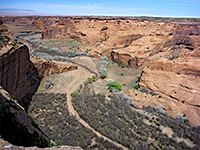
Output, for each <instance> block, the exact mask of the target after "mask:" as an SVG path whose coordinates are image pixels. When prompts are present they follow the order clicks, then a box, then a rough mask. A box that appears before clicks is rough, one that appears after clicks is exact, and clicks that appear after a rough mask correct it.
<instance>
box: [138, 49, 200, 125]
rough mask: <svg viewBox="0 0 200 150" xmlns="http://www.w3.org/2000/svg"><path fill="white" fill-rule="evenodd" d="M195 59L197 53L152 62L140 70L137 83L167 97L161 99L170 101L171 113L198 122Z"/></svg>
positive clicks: (199, 77) (199, 81)
mask: <svg viewBox="0 0 200 150" xmlns="http://www.w3.org/2000/svg"><path fill="white" fill-rule="evenodd" d="M198 53H199V52H198ZM191 55H193V54H191ZM199 61H200V59H199V57H189V56H186V57H181V58H178V59H176V60H174V61H169V60H166V59H160V60H158V61H155V62H152V63H151V64H149V66H147V67H146V68H145V69H144V70H143V73H142V76H141V79H140V83H139V84H140V86H141V87H145V88H147V89H150V90H152V91H154V92H156V93H158V94H160V95H162V96H163V97H164V98H166V99H168V100H169V101H168V102H165V103H168V104H167V105H170V104H171V106H172V107H173V108H172V107H171V108H172V109H173V111H172V112H173V113H180V114H181V113H185V114H187V117H188V118H189V120H190V121H191V123H192V124H195V125H200V101H199V99H200V67H199V64H198V62H199ZM195 64H196V65H195ZM158 103H159V102H158ZM179 103H180V104H179ZM186 105H187V107H186ZM188 108H190V109H188ZM173 115H174V116H175V114H173Z"/></svg>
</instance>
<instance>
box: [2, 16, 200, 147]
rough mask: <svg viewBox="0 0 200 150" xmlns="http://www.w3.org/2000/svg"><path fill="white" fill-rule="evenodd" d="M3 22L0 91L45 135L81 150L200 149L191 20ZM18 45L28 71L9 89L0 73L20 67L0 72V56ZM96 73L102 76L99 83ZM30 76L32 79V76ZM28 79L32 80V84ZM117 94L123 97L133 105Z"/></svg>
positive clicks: (195, 37)
mask: <svg viewBox="0 0 200 150" xmlns="http://www.w3.org/2000/svg"><path fill="white" fill-rule="evenodd" d="M1 20H2V22H3V23H2V24H1V25H0V26H1V35H2V36H3V35H4V33H6V34H7V35H9V37H10V38H11V39H13V41H14V43H11V42H8V43H7V44H6V43H5V41H3V42H2V51H1V52H2V54H1V53H0V54H1V57H2V60H3V61H2V66H3V67H2V68H3V69H1V70H0V71H2V74H1V76H0V77H1V82H0V83H1V86H2V87H3V88H4V89H5V90H7V91H8V92H9V93H10V94H11V95H14V96H15V97H16V98H17V99H18V100H19V104H20V105H22V106H23V107H24V108H25V110H26V112H27V113H28V115H30V116H31V117H32V118H33V120H34V121H35V122H36V124H37V125H38V127H39V128H40V129H41V130H42V131H43V132H44V133H45V134H47V136H48V137H50V139H52V140H54V141H56V140H61V141H62V143H63V144H64V145H70V146H80V147H81V148H83V149H198V148H199V146H200V143H199V141H200V140H199V138H200V137H199V135H200V131H199V126H200V101H199V100H200V96H199V95H200V66H199V64H200V30H199V27H200V21H199V20H197V22H196V21H195V22H194V21H193V20H192V19H185V20H184V19H183V20H181V19H180V20H179V19H177V20H175V21H174V20H173V19H171V20H170V18H169V19H166V20H165V19H163V20H162V18H161V19H159V18H129V17H127V18H115V17H99V18H98V17H1ZM14 39H15V40H14ZM23 44H25V45H26V46H27V49H28V51H29V54H30V61H31V62H32V63H33V65H34V67H33V66H32V65H30V66H31V68H32V69H28V68H27V70H26V69H24V72H26V73H24V74H26V76H27V77H25V78H24V79H23V78H20V82H17V81H16V82H13V83H16V84H20V83H21V84H22V83H23V85H16V86H11V85H12V83H9V80H10V79H8V77H10V76H11V75H10V74H12V73H16V72H17V71H13V72H9V69H10V68H12V67H13V66H14V67H19V68H20V65H19V66H17V65H16V63H15V62H13V64H14V65H12V67H10V66H9V67H8V69H4V68H6V67H5V66H4V64H5V63H4V62H5V58H4V57H6V55H7V53H9V52H10V50H11V48H12V47H13V48H14V49H16V51H17V49H19V50H18V51H19V52H18V53H20V45H23ZM5 45H6V46H5ZM23 55H24V54H23ZM24 56H25V55H24ZM104 56H106V58H105V57H104ZM8 58H9V57H8ZM18 58H19V56H18V55H17V56H16V57H15V59H18ZM107 58H108V60H107ZM15 59H12V57H11V59H10V60H8V59H7V61H8V62H9V61H14V60H15ZM103 59H105V60H103ZM102 60H103V61H102ZM19 62H20V61H19ZM27 63H29V62H27ZM7 64H9V63H7ZM20 64H21V66H22V65H24V66H26V65H25V64H26V63H20ZM102 68H103V69H104V72H106V78H105V79H104V78H103V79H102V78H101V71H100V70H101V69H102ZM35 69H36V70H37V71H36V70H35ZM4 70H5V71H6V73H7V74H9V75H8V76H7V77H5V76H4V75H3V73H4V74H5V72H3V71H4ZM18 70H19V69H18ZM30 70H31V71H30ZM27 72H29V73H30V74H27ZM35 72H37V76H36V75H34V76H33V77H32V74H33V73H35ZM30 76H31V80H30ZM16 77H18V75H16ZM39 78H40V79H41V80H40V81H39ZM109 79H112V80H113V81H116V82H118V83H119V84H120V85H121V86H122V89H121V92H123V94H124V95H123V94H122V93H118V94H119V95H120V94H122V95H123V96H121V97H120V96H116V95H117V94H115V93H114V92H113V93H112V92H111V91H109V89H108V85H107V81H108V80H109ZM25 80H28V82H30V85H29V83H28V82H26V81H25ZM36 80H37V81H39V84H38V85H37V86H35V85H34V86H33V84H32V83H33V81H34V83H36ZM16 87H18V88H17V89H18V90H19V91H20V92H16V89H14V88H16ZM32 88H34V90H31V89H32ZM16 93H17V94H16ZM27 93H29V94H27ZM30 93H31V94H30ZM27 95H28V96H27ZM30 95H31V96H30ZM123 97H129V98H131V102H130V103H127V102H126V101H125V100H124V98H123ZM157 108H158V109H157ZM177 116H181V117H177ZM142 130H143V131H142ZM164 141H165V142H164ZM166 141H167V142H166ZM167 143H168V144H167Z"/></svg>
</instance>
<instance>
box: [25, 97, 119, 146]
mask: <svg viewBox="0 0 200 150" xmlns="http://www.w3.org/2000/svg"><path fill="white" fill-rule="evenodd" d="M72 95H76V96H74V98H75V99H76V97H77V96H79V94H78V93H73V94H72ZM28 114H29V115H30V116H32V118H33V119H34V121H35V122H36V123H37V124H38V126H39V127H40V129H42V131H43V132H44V133H45V134H47V135H48V137H50V138H51V139H52V140H53V141H56V145H58V144H63V145H70V146H81V147H82V148H83V149H86V150H93V149H105V150H106V149H108V150H121V149H120V148H119V147H116V146H115V145H113V144H112V143H110V142H108V141H106V140H104V139H102V138H99V137H98V136H96V135H95V134H94V133H93V132H92V131H91V130H89V129H88V128H86V127H84V126H83V125H82V124H81V123H79V121H78V120H76V118H75V117H74V116H71V115H70V114H69V111H68V107H67V103H66V95H65V94H54V93H40V94H35V95H34V96H33V98H32V101H31V105H30V107H29V109H28ZM92 140H94V141H95V144H94V145H92ZM49 144H50V145H49V146H53V145H52V144H51V143H49Z"/></svg>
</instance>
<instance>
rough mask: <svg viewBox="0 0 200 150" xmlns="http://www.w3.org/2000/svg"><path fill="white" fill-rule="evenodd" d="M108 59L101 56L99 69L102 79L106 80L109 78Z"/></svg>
mask: <svg viewBox="0 0 200 150" xmlns="http://www.w3.org/2000/svg"><path fill="white" fill-rule="evenodd" d="M108 64H109V62H108V58H107V57H106V56H101V57H100V68H99V73H100V77H101V79H105V78H106V77H107V67H108Z"/></svg>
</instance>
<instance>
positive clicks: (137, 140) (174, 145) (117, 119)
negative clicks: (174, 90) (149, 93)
mask: <svg viewBox="0 0 200 150" xmlns="http://www.w3.org/2000/svg"><path fill="white" fill-rule="evenodd" d="M110 98H111V100H110V101H108V100H106V98H105V96H103V95H100V94H97V95H93V96H92V95H87V94H86V97H85V98H84V99H82V98H81V94H79V96H78V97H77V98H76V99H74V98H73V101H72V102H73V106H74V107H75V109H76V111H77V112H78V113H79V115H80V117H81V118H83V119H84V120H85V121H86V122H87V123H89V125H90V126H91V127H93V128H94V129H95V130H97V131H99V132H100V133H101V134H103V135H105V136H107V137H109V138H110V139H112V140H114V141H116V142H118V143H120V144H122V145H124V146H126V147H128V148H129V149H143V150H145V149H157V148H159V149H196V148H197V146H198V145H199V144H200V142H199V141H198V140H199V139H200V136H198V133H199V132H200V131H199V132H197V133H195V131H196V130H197V129H196V128H194V129H193V128H191V127H190V125H189V124H185V123H181V122H178V121H177V120H176V119H174V118H172V117H169V116H167V115H166V114H162V113H160V112H157V111H156V109H154V108H152V107H144V108H143V109H144V111H146V112H147V113H148V114H150V115H154V116H156V117H153V118H151V117H149V116H147V115H145V114H144V113H140V112H138V111H135V110H134V109H132V108H131V106H130V105H128V104H127V103H124V101H122V100H121V99H117V98H116V97H113V96H111V97H110ZM144 119H146V120H148V121H149V122H152V123H153V124H155V125H149V124H146V123H145V122H144V121H143V120H144ZM160 125H163V126H165V127H166V126H167V127H170V128H172V129H173V131H174V135H175V137H176V136H177V137H182V135H181V133H182V134H184V136H187V138H188V139H190V140H191V141H192V142H194V143H195V144H196V145H197V146H196V147H193V148H190V147H188V146H187V145H186V144H185V143H184V142H177V141H176V140H175V139H173V138H169V137H168V136H167V135H166V134H165V133H163V132H162V130H161V129H160ZM193 134H195V135H194V137H195V138H193V137H192V135H193ZM149 138H151V139H152V140H149Z"/></svg>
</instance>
